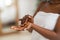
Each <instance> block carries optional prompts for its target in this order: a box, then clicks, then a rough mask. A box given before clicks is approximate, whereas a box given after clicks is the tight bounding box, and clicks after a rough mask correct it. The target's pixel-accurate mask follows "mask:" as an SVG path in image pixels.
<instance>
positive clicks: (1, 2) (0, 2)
mask: <svg viewBox="0 0 60 40" xmlns="http://www.w3.org/2000/svg"><path fill="white" fill-rule="evenodd" d="M12 3H13V1H12V0H0V8H4V7H8V6H10V5H12Z"/></svg>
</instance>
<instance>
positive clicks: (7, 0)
mask: <svg viewBox="0 0 60 40" xmlns="http://www.w3.org/2000/svg"><path fill="white" fill-rule="evenodd" d="M16 1H17V5H18V6H17V7H18V10H17V9H16V5H15V2H16ZM39 2H40V0H0V35H3V34H7V33H9V35H5V36H0V40H31V33H30V32H28V31H26V30H25V31H19V32H15V30H12V29H10V26H11V25H15V20H16V14H17V11H18V14H19V19H21V18H22V17H23V16H25V15H27V14H29V15H32V16H33V14H34V12H35V10H36V8H37V5H38V3H39ZM11 32H14V33H13V34H10V33H11Z"/></svg>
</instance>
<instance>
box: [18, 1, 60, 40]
mask: <svg viewBox="0 0 60 40" xmlns="http://www.w3.org/2000/svg"><path fill="white" fill-rule="evenodd" d="M52 1H54V4H48V6H47V7H45V4H46V2H42V3H41V4H40V6H39V7H38V8H37V11H36V12H35V14H37V12H39V11H45V12H48V13H50V12H52V13H57V14H60V4H55V3H58V2H59V0H52ZM41 5H42V6H44V7H45V8H44V9H43V8H42V6H41ZM39 8H40V9H43V10H40V9H39ZM30 18H31V21H33V17H30ZM29 23H30V24H31V26H30V28H33V29H34V30H35V31H37V32H38V33H39V34H41V35H43V36H44V37H46V38H48V39H50V40H60V16H59V18H58V20H57V23H56V25H55V29H54V30H53V31H51V30H48V29H44V28H42V27H40V26H39V25H37V24H34V23H31V22H29ZM24 28H27V27H24ZM19 29H20V28H19ZM17 30H18V29H17Z"/></svg>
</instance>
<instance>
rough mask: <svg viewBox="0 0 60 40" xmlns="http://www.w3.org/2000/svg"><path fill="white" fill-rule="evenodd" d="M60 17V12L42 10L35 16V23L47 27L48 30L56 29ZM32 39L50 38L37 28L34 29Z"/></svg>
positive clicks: (45, 39)
mask: <svg viewBox="0 0 60 40" xmlns="http://www.w3.org/2000/svg"><path fill="white" fill-rule="evenodd" d="M58 17H59V14H53V13H46V12H43V11H40V12H38V13H37V15H36V16H35V18H34V22H35V24H37V25H40V26H41V27H42V28H45V29H48V30H54V27H55V24H56V22H57V19H58ZM32 40H49V39H47V38H45V37H44V36H42V35H41V34H39V33H38V32H36V31H35V30H33V32H32Z"/></svg>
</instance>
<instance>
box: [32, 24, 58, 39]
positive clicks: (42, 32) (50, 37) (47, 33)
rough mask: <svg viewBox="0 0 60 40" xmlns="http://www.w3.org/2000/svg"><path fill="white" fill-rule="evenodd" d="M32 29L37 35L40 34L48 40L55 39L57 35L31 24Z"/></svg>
mask: <svg viewBox="0 0 60 40" xmlns="http://www.w3.org/2000/svg"><path fill="white" fill-rule="evenodd" d="M32 28H33V29H34V30H35V31H37V32H38V33H39V34H42V35H43V36H44V37H46V38H48V39H55V38H56V36H57V34H56V33H55V32H54V31H50V30H47V29H44V28H42V27H40V26H38V25H35V24H32Z"/></svg>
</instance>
